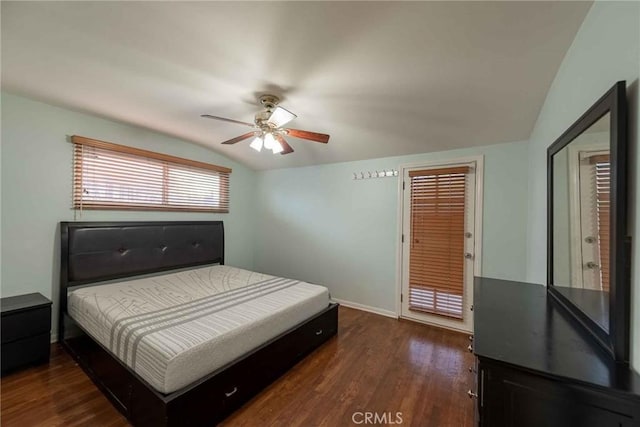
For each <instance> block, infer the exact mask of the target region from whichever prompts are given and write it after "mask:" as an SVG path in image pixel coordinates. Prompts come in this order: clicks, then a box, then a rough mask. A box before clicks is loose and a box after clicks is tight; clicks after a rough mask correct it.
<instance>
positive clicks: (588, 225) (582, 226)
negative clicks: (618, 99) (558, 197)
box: [569, 147, 611, 292]
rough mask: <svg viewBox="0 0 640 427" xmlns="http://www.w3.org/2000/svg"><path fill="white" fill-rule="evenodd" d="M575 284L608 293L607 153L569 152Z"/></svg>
mask: <svg viewBox="0 0 640 427" xmlns="http://www.w3.org/2000/svg"><path fill="white" fill-rule="evenodd" d="M570 156H571V157H570V166H569V167H570V170H571V173H572V174H574V176H575V178H574V180H573V183H574V185H572V186H571V187H570V198H571V204H572V206H571V209H572V212H571V213H572V215H574V216H573V217H574V218H576V219H577V221H575V224H572V230H571V233H572V240H573V241H574V242H575V245H572V248H574V247H575V248H576V250H575V253H572V254H571V255H572V260H573V261H572V262H573V267H572V272H573V278H572V279H573V282H572V283H573V284H575V286H576V287H581V288H585V289H592V290H598V291H606V292H608V291H609V240H610V233H609V229H610V204H609V196H610V187H611V177H610V173H609V172H610V155H609V151H608V149H604V150H603V149H601V148H600V149H598V148H593V147H579V149H574V150H570Z"/></svg>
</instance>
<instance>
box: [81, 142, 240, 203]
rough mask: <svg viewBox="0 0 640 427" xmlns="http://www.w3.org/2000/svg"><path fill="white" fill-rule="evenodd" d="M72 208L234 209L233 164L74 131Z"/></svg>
mask: <svg viewBox="0 0 640 427" xmlns="http://www.w3.org/2000/svg"><path fill="white" fill-rule="evenodd" d="M71 142H73V144H74V155H73V207H74V208H75V209H130V210H162V211H200V212H201V211H204V212H229V175H230V173H231V169H228V168H224V167H221V166H216V165H211V164H208V163H201V162H197V161H193V160H187V159H182V158H179V157H173V156H168V155H165V154H160V153H154V152H151V151H146V150H140V149H136V148H131V147H126V146H123V145H118V144H112V143H109V142H104V141H98V140H94V139H90V138H84V137H81V136H72V137H71Z"/></svg>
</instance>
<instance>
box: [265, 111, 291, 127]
mask: <svg viewBox="0 0 640 427" xmlns="http://www.w3.org/2000/svg"><path fill="white" fill-rule="evenodd" d="M296 117H298V116H296V115H295V114H293V113H292V112H291V111H289V110H286V109H284V108H282V107H277V108H276V109H275V110H273V113H271V116H270V117H269V120H267V124H269V126H273V127H275V128H279V127H280V126H283V125H285V124H286V123H289V122H290V121H291V120H293V119H295V118H296Z"/></svg>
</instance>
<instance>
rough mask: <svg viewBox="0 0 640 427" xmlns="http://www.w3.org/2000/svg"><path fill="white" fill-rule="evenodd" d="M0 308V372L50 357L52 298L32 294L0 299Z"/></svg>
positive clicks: (37, 362) (34, 363) (36, 362)
mask: <svg viewBox="0 0 640 427" xmlns="http://www.w3.org/2000/svg"><path fill="white" fill-rule="evenodd" d="M0 306H1V311H2V323H1V328H2V335H1V338H2V346H1V352H2V354H1V355H0V356H1V359H0V360H1V362H0V364H1V365H2V375H4V374H5V373H7V372H9V371H13V370H15V369H18V368H21V367H23V366H28V365H36V364H40V363H46V362H48V361H49V353H50V351H51V301H49V300H48V299H47V298H45V297H44V296H42V295H40V294H38V293H35V294H26V295H18V296H15V297H8V298H2V299H0Z"/></svg>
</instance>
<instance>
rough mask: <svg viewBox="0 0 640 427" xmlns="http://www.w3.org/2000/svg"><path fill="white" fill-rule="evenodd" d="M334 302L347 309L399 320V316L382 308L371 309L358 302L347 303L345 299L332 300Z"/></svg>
mask: <svg viewBox="0 0 640 427" xmlns="http://www.w3.org/2000/svg"><path fill="white" fill-rule="evenodd" d="M331 300H332V301H335V302H337V303H338V304H340V305H344V306H345V307H349V308H355V309H356V310H362V311H368V312H369V313H373V314H379V315H380V316H386V317H391V318H393V319H397V318H398V315H397V314H396V313H394V312H393V311H389V310H384V309H382V308H377V307H371V306H368V305H364V304H358V303H357V302H351V301H345V300H343V299H338V298H331Z"/></svg>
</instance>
